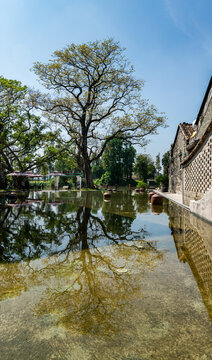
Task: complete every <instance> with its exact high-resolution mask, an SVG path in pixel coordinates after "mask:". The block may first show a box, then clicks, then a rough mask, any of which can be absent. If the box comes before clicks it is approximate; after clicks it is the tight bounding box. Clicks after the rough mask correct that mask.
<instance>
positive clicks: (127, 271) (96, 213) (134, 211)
mask: <svg viewBox="0 0 212 360" xmlns="http://www.w3.org/2000/svg"><path fill="white" fill-rule="evenodd" d="M35 200H36V201H35ZM0 201H1V203H2V206H1V207H0V212H1V227H0V261H1V263H0V323H1V326H0V359H5V360H6V359H11V360H13V359H20V360H25V359H27V360H28V359H32V360H34V359H71V360H72V359H73V360H78V359H79V360H81V359H86V360H87V359H89V360H93V359H108V360H109V359H115V360H119V359H120V360H143V359H182V360H185V359H195V360H196V359H202V360H203V359H204V360H205V359H212V355H211V354H212V340H211V339H212V332H211V321H212V262H211V256H212V227H211V226H210V225H208V224H207V223H204V222H202V221H201V220H199V219H198V218H196V217H194V216H192V215H191V214H189V213H188V212H187V211H185V210H184V209H182V208H179V207H177V206H176V205H173V203H168V202H164V205H163V207H157V208H151V206H150V205H149V203H148V199H147V196H146V194H136V195H133V194H131V193H130V192H117V193H113V194H112V198H111V201H110V202H104V201H103V198H102V193H101V192H82V193H80V192H66V191H64V192H58V193H51V192H49V193H31V194H29V196H28V199H24V198H22V199H16V201H14V200H12V199H11V200H7V199H4V198H3V197H2V199H1V200H0Z"/></svg>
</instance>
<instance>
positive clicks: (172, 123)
mask: <svg viewBox="0 0 212 360" xmlns="http://www.w3.org/2000/svg"><path fill="white" fill-rule="evenodd" d="M0 13H1V22H0V49H1V56H0V69H1V70H0V75H2V76H4V77H6V78H10V79H17V80H20V81H21V82H22V83H23V84H26V85H28V86H31V87H35V88H36V87H38V86H39V84H38V81H37V78H36V76H35V75H34V74H33V73H32V72H31V71H30V68H31V67H32V64H33V63H34V62H35V61H41V62H42V61H43V62H46V61H48V60H49V59H50V57H51V54H52V53H53V51H55V50H58V49H62V48H63V47H65V46H66V45H67V44H69V43H72V42H74V43H83V42H88V41H93V40H97V39H99V40H101V39H105V38H108V37H114V39H115V40H117V41H120V45H121V46H122V47H125V48H126V56H127V57H128V59H129V60H130V62H131V63H132V64H133V65H134V68H135V75H136V77H137V78H140V79H143V80H145V87H144V90H143V97H144V98H147V99H149V101H150V103H152V104H154V105H156V106H157V108H158V109H159V110H160V111H163V112H165V114H166V116H167V118H168V120H167V123H168V125H169V127H168V128H166V129H162V130H159V135H156V136H152V137H151V143H150V144H149V145H148V146H147V147H146V149H145V150H144V149H140V150H138V152H140V153H141V152H146V153H149V154H151V155H152V156H153V158H155V156H156V154H157V153H158V152H160V153H161V155H163V154H164V153H165V152H166V151H167V150H169V148H170V145H171V143H172V142H173V140H174V136H175V133H176V130H177V126H178V123H179V122H183V121H185V122H193V120H194V119H195V117H196V116H197V113H198V111H199V108H200V105H201V102H202V100H203V96H204V93H205V91H206V88H207V85H208V82H209V80H210V76H211V75H212V21H211V14H212V1H211V0H104V1H103V0H7V1H6V0H0Z"/></svg>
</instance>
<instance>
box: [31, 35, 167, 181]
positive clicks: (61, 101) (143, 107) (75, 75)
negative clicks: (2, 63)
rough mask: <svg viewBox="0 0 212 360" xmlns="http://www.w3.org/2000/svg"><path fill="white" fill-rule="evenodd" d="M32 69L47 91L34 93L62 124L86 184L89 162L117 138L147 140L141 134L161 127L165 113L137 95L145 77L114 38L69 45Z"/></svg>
mask: <svg viewBox="0 0 212 360" xmlns="http://www.w3.org/2000/svg"><path fill="white" fill-rule="evenodd" d="M33 69H34V72H35V73H36V74H37V75H38V76H39V78H40V80H41V82H42V84H43V85H44V86H45V87H46V88H47V89H48V90H50V91H51V95H45V94H41V93H39V92H37V93H35V94H34V96H32V101H33V102H35V103H36V104H37V106H38V108H40V109H42V110H43V112H44V114H45V115H46V117H47V118H48V119H49V120H50V121H51V122H53V123H57V124H59V126H60V127H61V128H63V129H64V130H65V131H66V133H67V135H68V138H69V140H70V144H72V145H74V147H75V148H77V152H78V159H77V160H78V166H79V167H80V168H81V169H82V171H83V173H84V177H85V186H86V187H92V186H93V180H92V172H91V165H92V163H93V162H94V161H96V160H97V159H99V158H100V157H101V156H102V154H103V152H104V150H105V148H106V145H107V143H108V142H109V141H110V140H111V139H114V138H116V137H118V138H121V137H122V138H124V137H126V136H127V138H128V139H129V140H130V141H131V142H132V143H133V142H136V143H138V142H139V143H140V144H142V145H143V144H144V143H146V141H145V137H146V136H147V135H149V134H155V133H156V131H157V128H158V127H159V126H164V117H163V116H162V115H161V114H159V113H158V111H157V109H156V108H155V107H154V106H152V105H149V104H148V102H147V101H145V100H143V99H142V98H141V90H142V88H143V81H140V80H135V78H134V70H133V67H132V66H130V64H129V62H128V60H127V59H126V57H125V56H124V54H123V49H122V48H121V47H120V45H119V43H118V42H115V41H114V40H113V39H108V40H105V41H95V42H89V43H87V44H81V45H75V44H71V45H69V46H67V47H66V48H64V49H63V50H60V51H55V52H54V55H53V58H52V59H51V60H50V61H49V63H47V64H42V63H40V62H37V63H35V64H34V67H33Z"/></svg>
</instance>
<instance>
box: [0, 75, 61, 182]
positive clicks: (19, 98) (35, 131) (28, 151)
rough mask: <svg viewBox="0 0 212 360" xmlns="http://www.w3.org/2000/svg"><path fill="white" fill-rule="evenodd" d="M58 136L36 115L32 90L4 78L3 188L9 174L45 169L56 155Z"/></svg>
mask: <svg viewBox="0 0 212 360" xmlns="http://www.w3.org/2000/svg"><path fill="white" fill-rule="evenodd" d="M54 141H55V133H53V132H52V131H51V130H50V129H49V128H48V126H47V123H45V122H44V121H42V120H41V118H40V117H39V116H37V115H35V113H34V112H33V107H32V105H31V102H30V101H29V90H28V89H27V87H26V86H23V85H22V84H21V83H20V82H19V81H16V80H8V79H5V78H3V77H0V188H5V186H6V176H5V175H6V174H7V173H9V172H13V171H15V170H18V171H21V172H25V171H29V170H32V169H35V168H36V167H38V166H42V165H43V163H44V162H45V161H47V160H48V159H50V158H51V157H52V156H54V155H55V153H56V152H57V150H56V149H55V147H54V146H53V142H54Z"/></svg>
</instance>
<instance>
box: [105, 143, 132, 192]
mask: <svg viewBox="0 0 212 360" xmlns="http://www.w3.org/2000/svg"><path fill="white" fill-rule="evenodd" d="M135 154H136V150H135V149H134V147H133V146H132V145H130V144H129V143H128V142H127V141H126V140H125V141H124V140H122V139H113V140H110V142H109V143H108V144H107V146H106V149H105V152H104V154H103V156H102V163H103V168H104V170H105V171H106V173H107V179H108V183H109V184H110V185H115V184H117V185H121V184H125V183H127V182H129V181H130V180H131V176H132V169H133V163H134V159H135Z"/></svg>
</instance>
